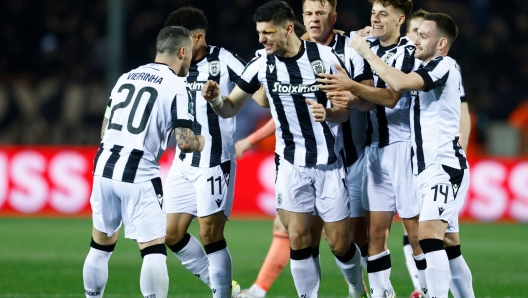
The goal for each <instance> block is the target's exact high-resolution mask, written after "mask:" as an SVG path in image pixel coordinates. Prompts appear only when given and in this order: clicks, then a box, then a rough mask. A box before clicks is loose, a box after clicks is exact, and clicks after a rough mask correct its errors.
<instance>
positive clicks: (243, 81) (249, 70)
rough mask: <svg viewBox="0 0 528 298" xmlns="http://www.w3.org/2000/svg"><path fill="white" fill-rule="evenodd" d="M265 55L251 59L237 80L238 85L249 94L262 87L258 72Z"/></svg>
mask: <svg viewBox="0 0 528 298" xmlns="http://www.w3.org/2000/svg"><path fill="white" fill-rule="evenodd" d="M262 59H264V58H263V57H255V58H253V60H251V61H249V63H248V64H247V65H246V68H245V69H244V71H243V72H242V75H241V76H240V78H239V79H238V81H237V85H238V87H239V88H240V89H242V91H244V92H246V93H247V94H253V93H255V92H257V90H258V89H259V88H260V82H259V80H258V73H259V67H260V63H262Z"/></svg>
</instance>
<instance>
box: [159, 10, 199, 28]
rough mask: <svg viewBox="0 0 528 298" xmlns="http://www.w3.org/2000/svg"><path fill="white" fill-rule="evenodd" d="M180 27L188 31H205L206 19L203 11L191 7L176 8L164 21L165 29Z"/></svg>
mask: <svg viewBox="0 0 528 298" xmlns="http://www.w3.org/2000/svg"><path fill="white" fill-rule="evenodd" d="M169 26H182V27H185V28H187V29H188V30H189V31H192V30H197V29H199V30H203V31H206V30H207V18H206V17H205V14H204V12H203V11H201V10H199V9H198V8H194V7H192V6H188V7H182V8H178V9H176V10H175V11H173V12H172V13H171V14H170V15H169V17H168V18H167V20H166V21H165V27H169Z"/></svg>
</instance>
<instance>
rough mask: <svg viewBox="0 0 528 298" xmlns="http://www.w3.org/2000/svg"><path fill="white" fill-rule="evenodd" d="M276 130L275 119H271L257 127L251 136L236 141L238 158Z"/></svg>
mask: <svg viewBox="0 0 528 298" xmlns="http://www.w3.org/2000/svg"><path fill="white" fill-rule="evenodd" d="M274 132H275V121H274V120H273V119H270V120H269V121H268V122H266V124H264V126H262V127H261V128H259V129H257V130H256V131H255V132H253V133H252V134H250V135H249V136H247V137H245V138H243V139H241V140H239V141H238V142H236V143H235V150H236V156H237V158H239V159H240V158H242V154H243V153H244V152H246V151H247V150H249V149H250V148H251V146H253V145H255V144H256V143H258V142H260V141H262V140H263V139H265V138H267V137H269V136H271V135H272V134H273V133H274Z"/></svg>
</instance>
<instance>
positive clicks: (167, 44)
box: [156, 26, 192, 55]
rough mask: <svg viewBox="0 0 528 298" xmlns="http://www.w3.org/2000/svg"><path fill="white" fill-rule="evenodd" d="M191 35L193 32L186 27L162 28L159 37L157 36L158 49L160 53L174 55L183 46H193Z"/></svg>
mask: <svg viewBox="0 0 528 298" xmlns="http://www.w3.org/2000/svg"><path fill="white" fill-rule="evenodd" d="M190 36H191V33H190V32H189V30H187V28H185V27H182V26H170V27H165V28H163V29H161V31H160V32H159V34H158V38H156V51H157V52H158V53H159V54H169V55H172V54H174V53H175V52H177V51H178V50H179V49H180V48H182V47H191V46H192V42H191V39H190ZM189 50H190V49H189Z"/></svg>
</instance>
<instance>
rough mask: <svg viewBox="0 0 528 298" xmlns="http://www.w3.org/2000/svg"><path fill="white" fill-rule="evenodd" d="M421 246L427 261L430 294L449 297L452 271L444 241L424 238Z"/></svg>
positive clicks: (426, 270)
mask: <svg viewBox="0 0 528 298" xmlns="http://www.w3.org/2000/svg"><path fill="white" fill-rule="evenodd" d="M420 246H421V247H422V250H423V251H424V254H425V260H426V262H427V268H426V269H425V279H426V282H427V288H428V290H429V291H428V292H429V294H428V295H429V296H430V297H435V298H447V297H448V293H449V280H450V279H451V272H450V270H449V260H448V259H447V253H446V251H445V249H444V242H443V241H442V240H440V239H423V240H420Z"/></svg>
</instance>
